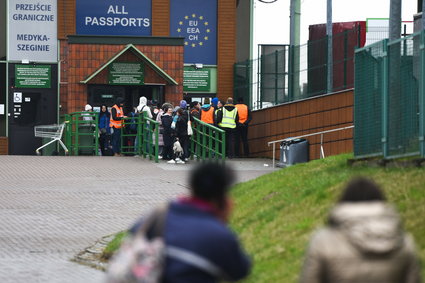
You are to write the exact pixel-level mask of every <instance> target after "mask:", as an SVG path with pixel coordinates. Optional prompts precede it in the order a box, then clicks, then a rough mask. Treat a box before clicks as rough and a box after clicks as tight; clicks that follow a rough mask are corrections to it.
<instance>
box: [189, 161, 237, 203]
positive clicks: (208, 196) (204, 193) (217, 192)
mask: <svg viewBox="0 0 425 283" xmlns="http://www.w3.org/2000/svg"><path fill="white" fill-rule="evenodd" d="M233 179H234V174H233V170H232V169H230V168H229V167H227V166H225V165H222V164H220V163H213V162H211V163H210V162H207V163H202V164H201V165H199V166H196V167H195V169H194V170H193V171H192V173H191V175H190V179H189V185H190V189H191V192H192V195H193V196H195V197H198V198H200V199H203V200H206V201H212V202H215V203H216V204H218V205H219V207H220V206H224V200H225V198H226V196H227V193H228V191H229V189H230V186H231V185H232V183H233Z"/></svg>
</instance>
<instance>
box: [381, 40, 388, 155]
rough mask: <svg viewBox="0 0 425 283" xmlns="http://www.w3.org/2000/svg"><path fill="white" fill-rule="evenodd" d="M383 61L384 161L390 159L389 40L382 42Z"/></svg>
mask: <svg viewBox="0 0 425 283" xmlns="http://www.w3.org/2000/svg"><path fill="white" fill-rule="evenodd" d="M382 50H383V61H382V69H381V71H382V88H381V89H382V93H381V95H382V117H381V119H382V136H381V142H382V154H383V156H384V159H385V158H387V157H388V106H389V92H388V76H389V70H388V61H389V54H388V39H385V40H383V41H382Z"/></svg>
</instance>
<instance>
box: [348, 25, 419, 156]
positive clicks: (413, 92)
mask: <svg viewBox="0 0 425 283" xmlns="http://www.w3.org/2000/svg"><path fill="white" fill-rule="evenodd" d="M424 38H425V32H424V31H422V32H418V33H415V34H412V35H410V36H407V37H404V38H400V39H398V40H394V41H392V42H388V40H383V41H381V42H378V43H375V44H373V45H370V46H366V47H364V48H361V49H357V50H356V54H355V60H356V65H355V96H354V123H355V131H354V155H355V157H356V158H363V157H373V156H382V157H384V158H385V159H389V158H400V157H409V156H419V155H420V156H422V157H425V144H424V142H425V141H424V134H425V129H424V125H425V107H424V95H425V82H424V81H425V76H424V74H425V47H424V43H425V39H424Z"/></svg>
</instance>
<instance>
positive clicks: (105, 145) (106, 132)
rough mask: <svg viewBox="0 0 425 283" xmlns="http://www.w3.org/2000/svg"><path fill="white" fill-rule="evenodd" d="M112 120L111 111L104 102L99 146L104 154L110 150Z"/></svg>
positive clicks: (101, 111) (100, 121)
mask: <svg viewBox="0 0 425 283" xmlns="http://www.w3.org/2000/svg"><path fill="white" fill-rule="evenodd" d="M110 120H111V113H109V111H108V108H107V107H106V105H105V104H102V106H101V107H100V112H99V125H98V126H99V132H100V136H99V147H100V151H101V152H102V155H103V156H104V155H107V154H106V153H107V152H108V151H109V136H110V133H111V128H110V126H109V123H110Z"/></svg>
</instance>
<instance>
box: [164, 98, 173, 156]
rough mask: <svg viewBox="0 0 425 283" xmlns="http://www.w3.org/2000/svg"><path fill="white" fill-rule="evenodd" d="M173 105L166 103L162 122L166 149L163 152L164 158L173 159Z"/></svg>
mask: <svg viewBox="0 0 425 283" xmlns="http://www.w3.org/2000/svg"><path fill="white" fill-rule="evenodd" d="M172 114H173V106H172V105H165V106H164V114H163V115H162V116H161V124H162V127H163V129H164V130H163V133H162V138H163V141H164V150H163V152H162V158H163V159H164V160H173V159H174V153H173V143H174V130H173V129H172V128H171V124H172V123H173V116H172Z"/></svg>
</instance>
